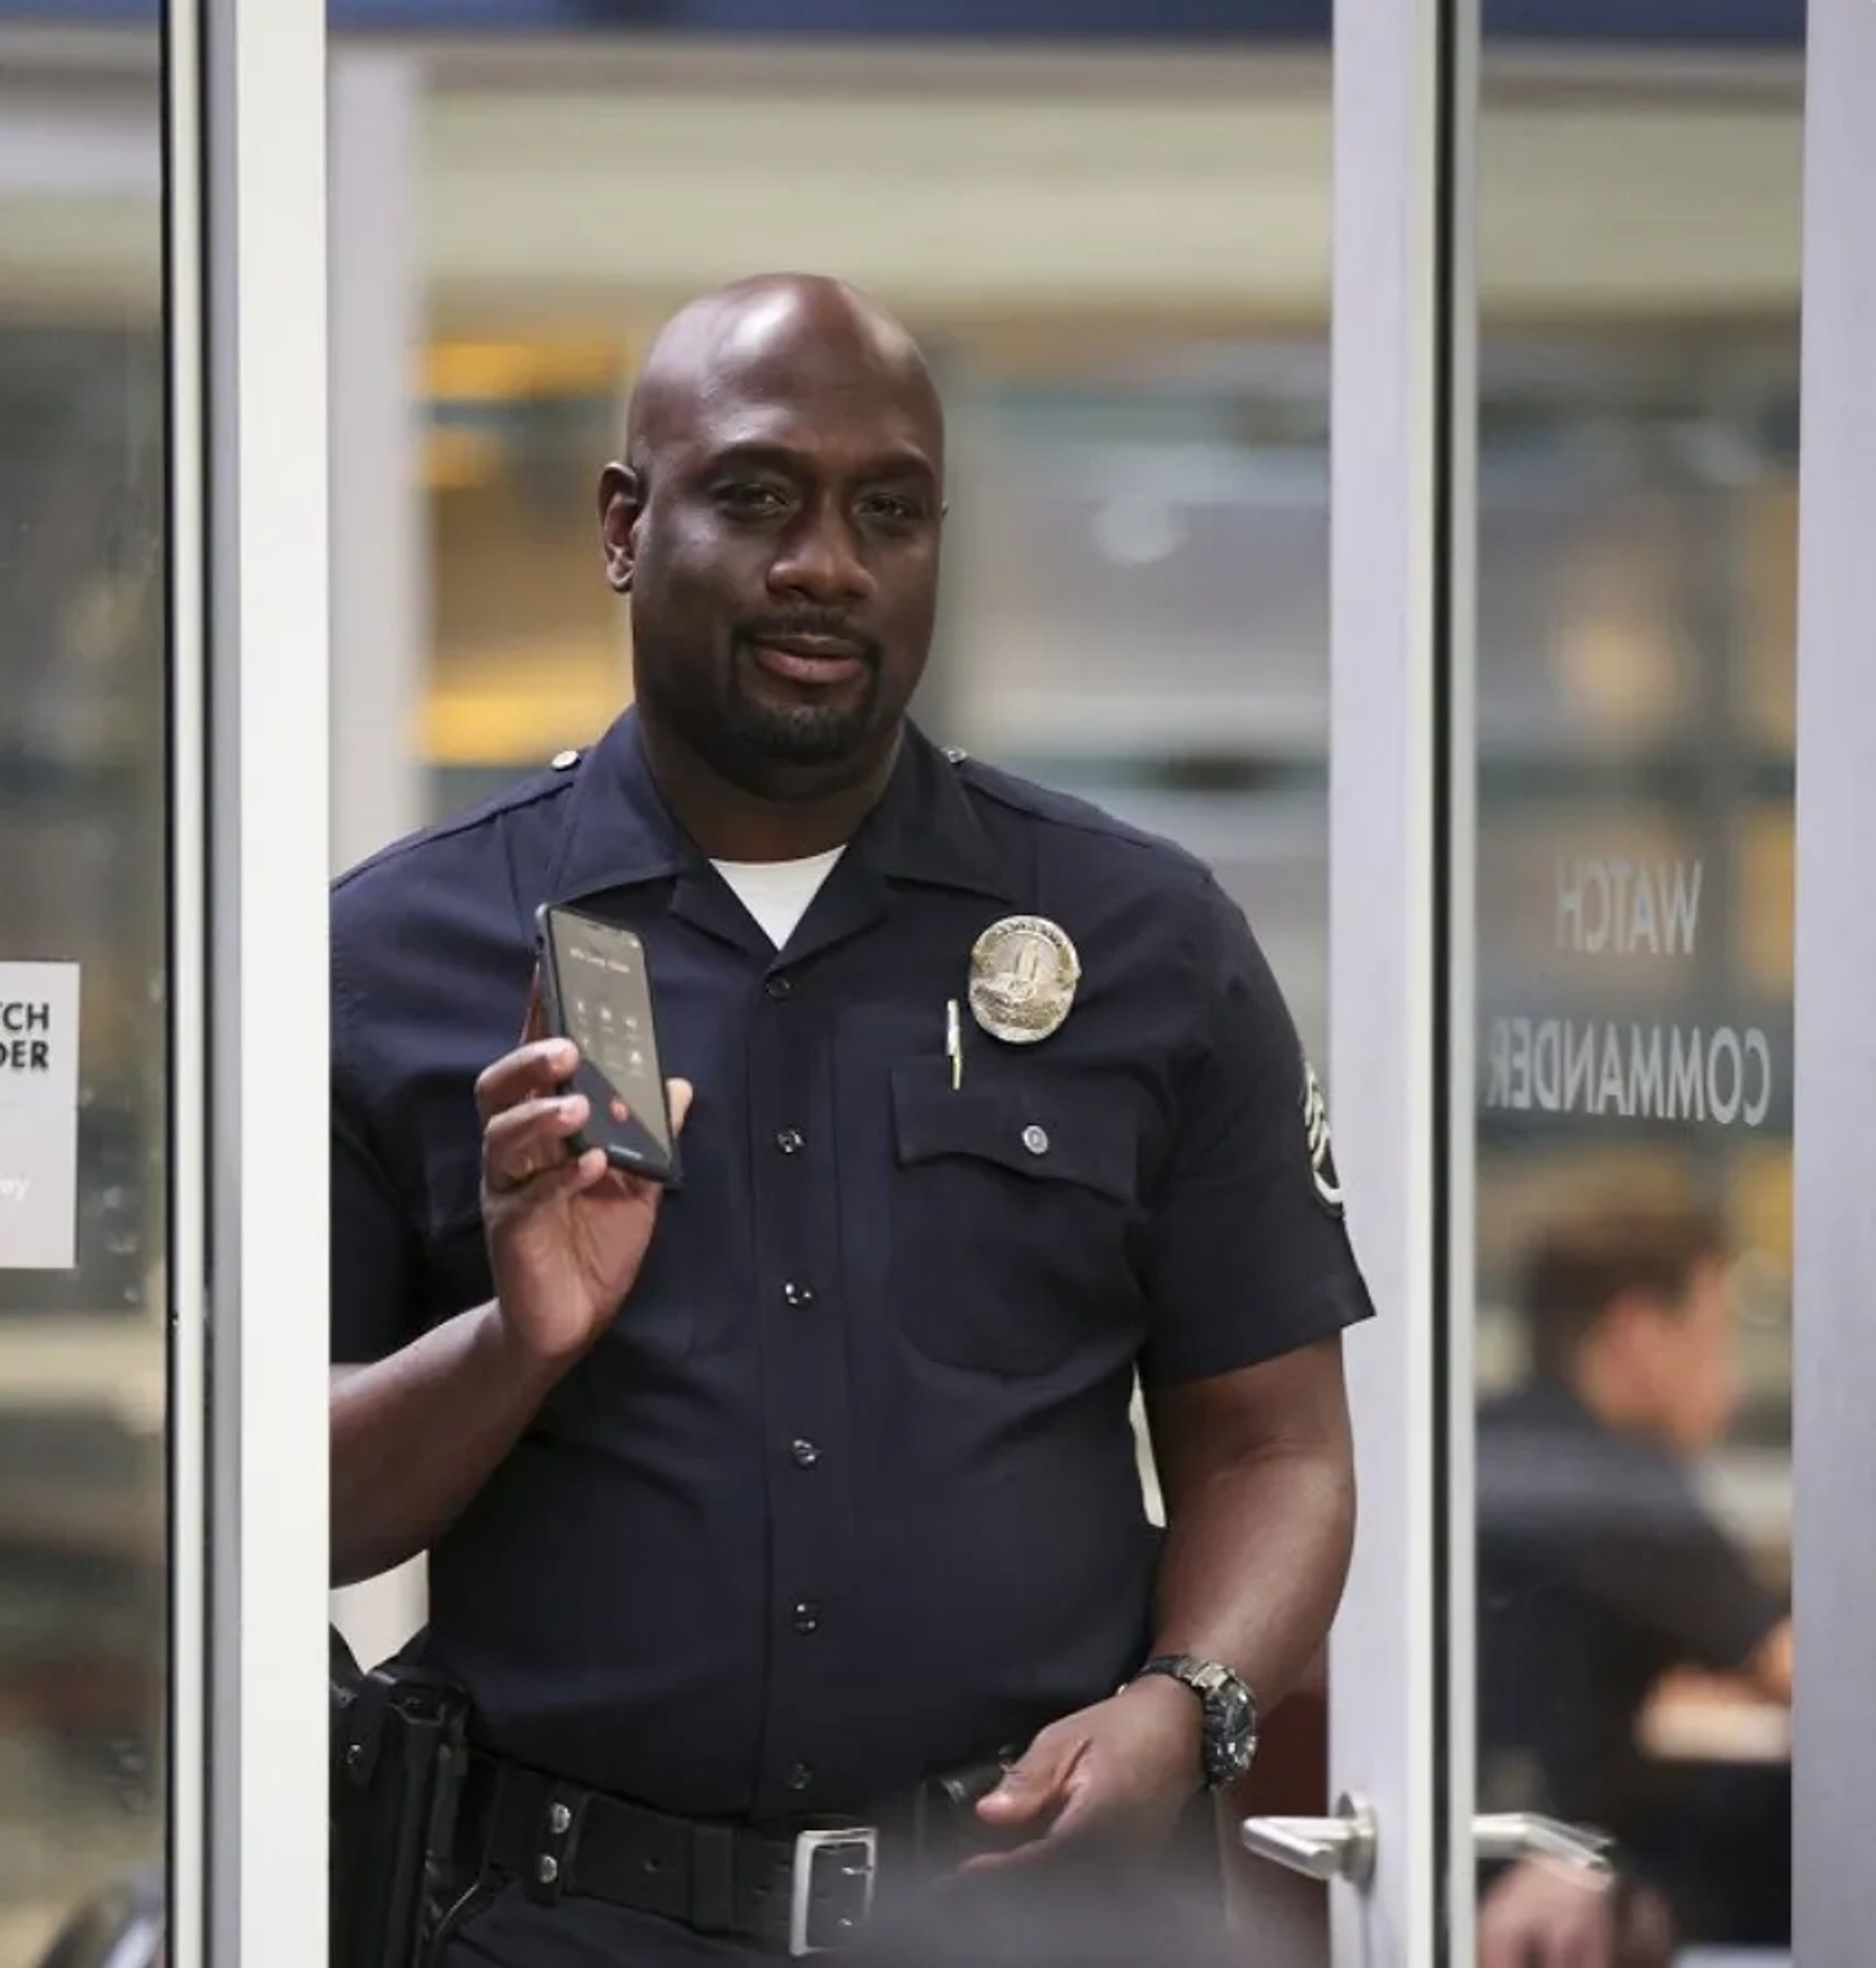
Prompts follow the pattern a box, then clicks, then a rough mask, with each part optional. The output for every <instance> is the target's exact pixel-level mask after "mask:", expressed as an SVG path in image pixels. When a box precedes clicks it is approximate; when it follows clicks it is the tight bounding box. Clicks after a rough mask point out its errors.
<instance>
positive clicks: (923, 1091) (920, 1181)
mask: <svg viewBox="0 0 1876 1968" xmlns="http://www.w3.org/2000/svg"><path fill="white" fill-rule="evenodd" d="M892 1116H893V1136H894V1149H895V1154H894V1162H895V1166H894V1169H893V1178H892V1184H891V1213H890V1215H891V1219H890V1222H889V1224H888V1235H889V1237H890V1255H889V1260H888V1265H887V1275H888V1279H889V1289H890V1295H891V1301H892V1304H893V1305H894V1307H895V1308H896V1310H897V1312H898V1316H899V1319H900V1321H901V1324H902V1325H903V1327H904V1329H905V1332H906V1334H907V1336H908V1338H909V1339H910V1340H911V1341H912V1343H913V1345H914V1346H916V1347H917V1348H918V1350H919V1351H920V1352H922V1353H924V1354H926V1355H927V1356H928V1357H929V1358H931V1359H934V1360H940V1361H943V1362H945V1363H946V1364H948V1365H953V1366H961V1367H975V1368H979V1369H982V1370H985V1371H988V1372H993V1373H1003V1374H1039V1373H1047V1372H1049V1371H1051V1370H1052V1369H1054V1368H1056V1367H1059V1366H1061V1365H1063V1364H1064V1363H1065V1362H1067V1361H1068V1360H1070V1359H1071V1358H1072V1357H1073V1356H1074V1355H1075V1354H1076V1353H1077V1352H1078V1351H1080V1350H1082V1349H1084V1348H1098V1349H1100V1350H1101V1351H1102V1352H1103V1353H1109V1352H1113V1351H1114V1350H1115V1349H1116V1347H1117V1343H1118V1342H1121V1341H1127V1342H1128V1343H1130V1344H1133V1345H1137V1343H1138V1340H1139V1338H1140V1337H1143V1335H1144V1331H1145V1303H1144V1300H1143V1299H1142V1297H1141V1294H1140V1291H1139V1286H1138V1282H1137V1279H1136V1277H1135V1275H1134V1271H1133V1268H1132V1265H1131V1264H1130V1259H1129V1253H1130V1244H1131V1242H1132V1239H1133V1238H1134V1236H1135V1235H1136V1234H1137V1232H1138V1229H1139V1227H1140V1224H1141V1220H1142V1219H1141V1212H1140V1209H1139V1204H1138V1172H1137V1166H1136V1160H1137V1147H1136V1140H1137V1137H1136V1134H1135V1131H1134V1125H1133V1116H1132V1114H1131V1112H1130V1109H1129V1107H1128V1106H1127V1105H1126V1103H1125V1102H1124V1100H1117V1099H1115V1098H1113V1097H1106V1096H1103V1095H1102V1093H1101V1091H1100V1090H1099V1089H1096V1088H1090V1087H1086V1086H1077V1085H1075V1084H1073V1083H1071V1082H1067V1081H1057V1082H1051V1081H1050V1080H1049V1079H1048V1077H1047V1076H1046V1075H1045V1074H1044V1073H1040V1072H1039V1073H1036V1074H1034V1075H1033V1076H1029V1077H1025V1078H1017V1077H1015V1076H1014V1075H1012V1076H1010V1077H1009V1078H1007V1079H1001V1080H998V1081H984V1080H981V1079H980V1080H979V1082H978V1084H976V1085H975V1086H972V1085H970V1084H969V1083H968V1082H967V1083H966V1084H965V1085H964V1086H962V1087H960V1088H957V1089H954V1088H953V1086H952V1084H951V1076H950V1069H949V1067H948V1066H947V1065H946V1064H945V1063H944V1062H943V1061H941V1060H928V1059H920V1060H912V1061H902V1062H901V1063H900V1064H899V1065H897V1066H895V1067H894V1068H893V1074H892Z"/></svg>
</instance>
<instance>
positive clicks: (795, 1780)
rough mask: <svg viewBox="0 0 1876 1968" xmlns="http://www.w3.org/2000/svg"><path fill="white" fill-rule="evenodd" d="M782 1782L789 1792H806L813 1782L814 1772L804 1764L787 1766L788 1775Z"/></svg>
mask: <svg viewBox="0 0 1876 1968" xmlns="http://www.w3.org/2000/svg"><path fill="white" fill-rule="evenodd" d="M782 1781H783V1782H784V1783H786V1784H787V1785H788V1786H789V1789H790V1790H806V1789H807V1788H808V1786H809V1785H810V1784H811V1783H812V1782H813V1781H814V1772H813V1771H812V1770H810V1769H809V1768H808V1766H807V1765H806V1764H805V1763H793V1764H790V1765H789V1774H788V1775H786V1776H785V1777H784V1778H783V1779H782Z"/></svg>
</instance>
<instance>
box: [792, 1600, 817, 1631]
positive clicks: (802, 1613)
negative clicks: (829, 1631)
mask: <svg viewBox="0 0 1876 1968" xmlns="http://www.w3.org/2000/svg"><path fill="white" fill-rule="evenodd" d="M820 1624H821V1608H820V1607H819V1606H818V1605H816V1604H815V1603H814V1601H813V1600H811V1599H797V1600H796V1601H795V1603H794V1630H795V1632H796V1633H813V1632H814V1630H815V1629H816V1628H817V1627H818V1626H819V1625H820Z"/></svg>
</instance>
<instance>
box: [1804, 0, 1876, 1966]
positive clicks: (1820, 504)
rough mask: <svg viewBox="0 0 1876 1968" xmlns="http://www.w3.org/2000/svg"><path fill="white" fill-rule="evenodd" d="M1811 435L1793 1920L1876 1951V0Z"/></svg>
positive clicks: (1837, 121) (1821, 167)
mask: <svg viewBox="0 0 1876 1968" xmlns="http://www.w3.org/2000/svg"><path fill="white" fill-rule="evenodd" d="M1807 33H1808V48H1807V58H1806V105H1805V219H1804V225H1805V260H1804V367H1803V389H1804V408H1803V417H1802V428H1801V439H1800V449H1799V486H1800V520H1799V602H1798V616H1799V636H1798V827H1797V867H1798V924H1797V993H1796V999H1797V1002H1796V1018H1795V1026H1796V1034H1797V1037H1796V1059H1795V1063H1794V1074H1795V1084H1794V1101H1795V1120H1794V1136H1795V1142H1794V1158H1793V1159H1794V1176H1793V1181H1794V1186H1795V1189H1796V1196H1795V1199H1794V1200H1795V1238H1796V1252H1795V1260H1796V1262H1795V1275H1794V1280H1793V1308H1794V1309H1793V1326H1794V1338H1795V1342H1796V1345H1795V1370H1794V1388H1793V1403H1794V1414H1793V1433H1794V1436H1795V1448H1796V1479H1795V1483H1794V1491H1793V1495H1794V1502H1793V1531H1794V1539H1795V1546H1796V1628H1797V1635H1798V1664H1797V1689H1798V1702H1797V1714H1796V1718H1795V1728H1794V1746H1793V1756H1794V1764H1793V1770H1794V1773H1795V1777H1796V1782H1795V1786H1794V1789H1795V1794H1794V1800H1793V1805H1794V1830H1795V1855H1794V1858H1795V1867H1794V1876H1793V1893H1794V1899H1795V1905H1794V1908H1793V1920H1794V1929H1793V1942H1794V1951H1795V1954H1796V1958H1797V1959H1798V1960H1799V1961H1801V1962H1804V1963H1807V1964H1810V1963H1817V1964H1823V1963H1828V1962H1837V1961H1843V1962H1850V1961H1859V1960H1867V1959H1868V1958H1869V1949H1870V1938H1869V1937H1870V1936H1871V1934H1872V1933H1876V1865H1872V1864H1871V1863H1870V1859H1869V1850H1868V1847H1869V1831H1868V1826H1869V1817H1870V1806H1869V1798H1870V1768H1871V1752H1872V1745H1873V1744H1876V1675H1872V1673H1871V1671H1870V1662H1871V1661H1872V1660H1873V1659H1876V1549H1873V1548H1872V1545H1871V1541H1870V1533H1869V1500H1870V1498H1871V1497H1872V1496H1876V1432H1872V1430H1871V1428H1870V1422H1869V1415H1870V1407H1871V1396H1872V1393H1873V1392H1876V1347H1873V1346H1872V1343H1871V1339H1870V1318H1871V1308H1872V1300H1873V1299H1876V1186H1873V1185H1872V1184H1873V1177H1872V1172H1876V1018H1872V1016H1871V1013H1870V988H1871V987H1870V980H1871V978H1872V977H1876V907H1872V902H1871V896H1870V886H1869V867H1870V844H1871V842H1872V841H1876V557H1872V555H1871V553H1870V550H1869V536H1868V535H1869V513H1870V511H1871V508H1872V506H1876V364H1873V363H1872V360H1871V354H1872V350H1871V337H1872V332H1873V331H1876V115H1872V114H1871V108H1872V91H1876V6H1872V5H1871V4H1870V0H1811V6H1810V15H1809V21H1808V25H1807Z"/></svg>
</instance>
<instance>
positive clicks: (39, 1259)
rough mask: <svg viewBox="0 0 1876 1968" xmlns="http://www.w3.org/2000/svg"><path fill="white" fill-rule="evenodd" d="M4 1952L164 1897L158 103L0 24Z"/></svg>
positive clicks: (35, 1945)
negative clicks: (0, 80) (37, 50)
mask: <svg viewBox="0 0 1876 1968" xmlns="http://www.w3.org/2000/svg"><path fill="white" fill-rule="evenodd" d="M0 36H6V37H8V38H10V39H11V40H12V41H13V42H14V43H16V44H17V45H15V46H12V47H10V48H8V47H6V44H5V41H4V40H0V48H4V49H5V52H0V75H3V76H4V78H5V80H4V84H0V241H3V243H0V1405H3V1407H4V1417H3V1418H0V1713H4V1721H3V1722H0V1959H4V1960H6V1961H9V1962H21V1963H36V1962H37V1961H39V1960H40V1959H41V1958H42V1955H43V1954H44V1952H45V1950H46V1949H47V1948H48V1947H51V1946H52V1945H53V1943H54V1941H55V1940H56V1938H57V1937H58V1936H59V1935H61V1934H75V1933H78V1932H83V1931H90V1930H92V1929H95V1928H96V1927H97V1925H98V1924H99V1923H100V1922H101V1921H110V1922H118V1923H122V1924H125V1925H128V1926H131V1927H135V1926H137V1925H138V1924H140V1923H142V1922H145V1921H146V1920H147V1919H148V1917H149V1912H150V1910H151V1909H152V1908H154V1907H155V1906H156V1905H158V1904H160V1899H161V1875H162V1861H163V1851H164V1844H165V1837H166V1817H167V1813H166V1808H165V1791H166V1772H167V1768H168V1763H169V1738H168V1729H167V1724H166V1701H165V1682H166V1674H167V1666H168V1653H169V1648H168V1646H167V1640H166V1630H165V1629H166V1606H167V1601H168V1563H167V1560H168V1554H169V1550H170V1544H171V1533H170V1530H169V1526H168V1524H167V1521H166V1510H165V1491H166V1483H167V1465H168V1457H167V1453H166V1440H165V1427H166V1420H167V1411H168V1387H167V1374H166V1370H165V1331H166V1325H167V1321H166V1318H165V1311H166V1305H167V1297H168V1270H169V1260H170V1250H169V1237H168V1230H167V1217H168V1196H167V1163H168V1157H167V1153H166V1143H167V1137H168V1133H169V1128H170V1122H171V1114H172V1101H171V1076H170V1072H169V1066H168V1061H167V1057H166V1052H167V1048H166V1043H165V1038H166V1035H165V1013H164V1006H165V1003H166V1000H167V997H168V982H169V976H170V966H169V962H168V954H167V947H166V945H167V936H166V925H165V911H164V889H165V880H166V870H165V856H164V849H163V843H164V833H165V823H166V818H167V811H168V794H167V789H166V772H165V766H166V759H165V742H164V700H165V692H166V662H165V657H166V637H165V629H164V574H163V568H164V546H165V538H166V534H167V528H166V523H165V505H166V490H165V471H164V417H163V393H164V338H163V275H162V227H163V209H162V139H161V111H162V91H161V74H160V68H159V61H158V49H157V34H156V26H155V22H154V21H153V20H152V21H149V22H148V23H147V25H146V26H145V27H144V28H143V29H141V30H132V31H130V32H128V33H125V34H117V35H112V36H104V35H98V34H91V35H86V34H82V33H80V34H77V35H75V36H74V37H72V40H71V42H70V45H69V46H68V48H67V49H66V50H64V58H63V59H47V57H48V56H49V55H50V51H47V50H42V51H41V54H40V56H39V58H38V59H35V58H34V56H33V54H32V52H31V51H30V49H29V48H28V46H27V45H26V42H25V37H24V35H23V33H22V30H21V28H20V27H19V25H18V24H15V25H13V26H11V27H10V28H9V27H8V26H7V25H6V24H5V23H0Z"/></svg>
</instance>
